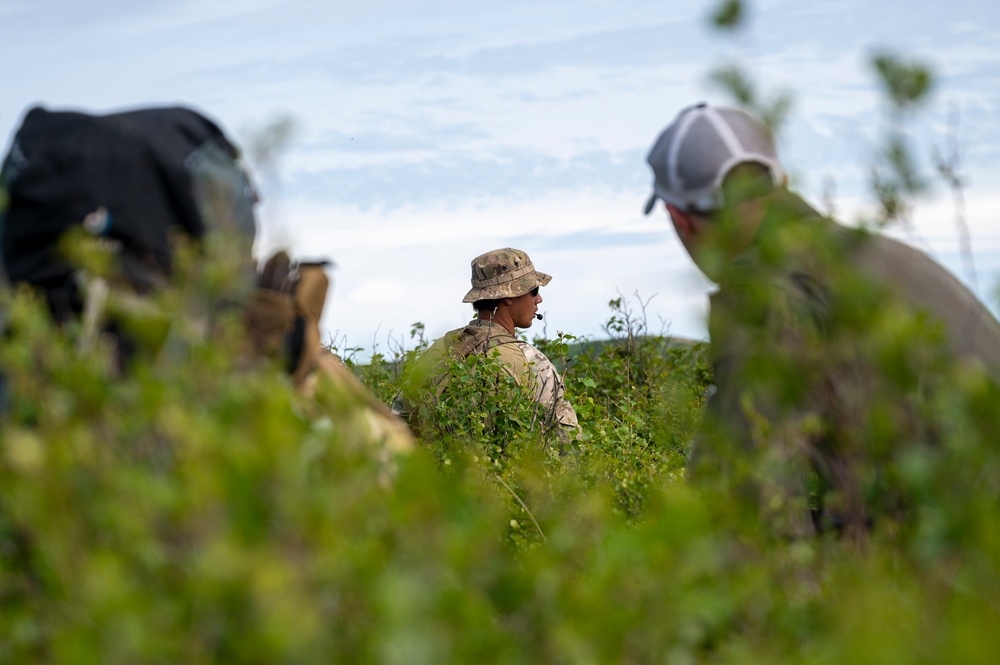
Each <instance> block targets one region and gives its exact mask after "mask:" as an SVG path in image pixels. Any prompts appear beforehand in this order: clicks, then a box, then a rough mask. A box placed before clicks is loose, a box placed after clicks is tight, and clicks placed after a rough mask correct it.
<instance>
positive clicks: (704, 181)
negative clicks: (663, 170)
mask: <svg viewBox="0 0 1000 665" xmlns="http://www.w3.org/2000/svg"><path fill="white" fill-rule="evenodd" d="M681 141H682V143H681V145H680V146H679V147H680V149H679V150H678V152H677V156H678V159H677V174H678V176H679V179H680V181H681V182H680V185H681V186H682V187H683V189H685V190H688V191H691V190H701V189H704V188H705V187H709V186H710V185H712V184H713V183H714V181H715V178H716V177H717V175H718V173H719V164H723V163H725V162H726V161H728V160H729V158H730V157H731V156H732V152H731V151H730V150H729V148H728V147H727V146H726V143H725V141H723V140H722V137H720V136H719V132H718V130H716V128H715V127H714V126H713V125H712V122H711V121H710V120H709V119H708V118H706V117H705V116H698V117H696V118H694V119H693V120H692V121H691V123H690V124H689V125H688V126H687V132H685V133H684V136H683V137H681Z"/></svg>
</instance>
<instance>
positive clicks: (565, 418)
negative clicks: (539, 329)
mask: <svg viewBox="0 0 1000 665" xmlns="http://www.w3.org/2000/svg"><path fill="white" fill-rule="evenodd" d="M551 280H552V277H551V276H550V275H547V274H545V273H543V272H539V271H538V270H536V269H535V266H534V264H533V263H532V262H531V259H530V258H529V257H528V255H527V254H526V253H525V252H523V251H521V250H518V249H512V248H509V247H508V248H504V249H496V250H493V251H491V252H486V253H485V254H481V255H479V256H477V257H476V258H474V259H473V260H472V288H471V289H470V290H469V292H468V293H466V294H465V297H464V298H463V299H462V302H465V303H471V304H472V305H473V308H474V309H475V310H476V318H474V319H472V321H470V322H469V323H468V325H465V326H463V327H461V328H458V329H456V330H452V331H450V332H448V333H446V334H445V335H443V336H442V337H441V338H440V339H438V340H437V341H436V342H435V343H434V344H432V345H431V347H430V348H429V349H427V351H426V352H424V354H423V355H422V356H421V358H420V359H419V360H418V363H417V371H416V372H415V374H414V376H415V377H417V378H416V379H415V380H411V381H410V382H409V383H408V385H407V386H405V387H404V389H403V390H402V391H400V393H399V394H398V395H397V396H396V398H395V399H394V402H393V412H394V413H396V414H397V415H400V416H402V417H403V418H405V419H406V420H407V422H409V423H410V424H411V425H412V426H414V429H418V430H419V423H417V422H415V421H416V420H417V409H416V408H415V406H414V404H415V403H416V402H418V401H419V400H421V399H423V398H426V397H427V396H428V395H429V394H434V393H435V392H438V393H439V392H440V391H441V390H443V388H444V386H445V383H446V382H445V379H446V378H447V361H448V360H449V359H458V358H465V357H467V356H469V355H472V354H479V355H486V354H488V353H489V354H490V355H491V356H493V357H495V358H496V359H497V360H498V361H499V362H500V364H501V365H502V367H503V371H504V372H505V373H506V374H507V375H508V376H510V377H511V378H512V379H513V380H514V381H515V382H516V383H517V384H518V385H519V386H522V387H525V388H527V389H528V390H529V392H530V394H531V395H532V396H533V399H534V401H535V402H536V403H537V404H538V405H539V406H540V407H541V409H540V411H539V415H540V417H539V418H537V419H536V420H537V422H538V423H539V424H540V426H541V430H542V432H543V434H544V435H545V436H549V435H552V436H554V437H555V439H556V440H557V442H558V443H559V444H560V448H561V449H563V450H565V449H566V448H567V447H568V445H569V443H570V442H571V441H572V439H573V438H574V437H575V436H576V435H577V433H578V432H579V425H578V423H577V418H576V412H575V411H574V410H573V407H572V405H570V403H569V402H568V401H567V400H566V388H565V385H564V383H563V380H562V377H560V376H559V372H558V371H556V368H555V366H554V365H553V364H552V362H551V361H550V360H549V359H548V358H547V357H545V354H543V353H542V352H541V351H539V350H538V349H536V348H535V347H534V346H532V345H531V344H529V343H528V342H526V341H524V340H522V339H518V338H517V337H515V336H514V331H515V329H516V328H529V327H531V324H532V323H533V322H534V321H535V319H536V318H537V319H541V318H542V315H541V314H539V313H538V305H539V304H540V303H541V302H542V296H541V295H540V294H539V289H540V287H543V286H545V285H547V284H548V283H549V282H550V281H551Z"/></svg>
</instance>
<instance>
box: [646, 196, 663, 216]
mask: <svg viewBox="0 0 1000 665" xmlns="http://www.w3.org/2000/svg"><path fill="white" fill-rule="evenodd" d="M659 198H660V197H659V196H658V195H657V194H656V192H653V193H652V194H650V195H649V198H648V199H647V200H646V207H645V208H644V209H643V212H644V213H645V214H647V215H648V214H649V213H651V212H653V207H654V206H656V200H657V199H659Z"/></svg>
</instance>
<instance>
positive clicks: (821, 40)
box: [0, 0, 1000, 355]
mask: <svg viewBox="0 0 1000 665" xmlns="http://www.w3.org/2000/svg"><path fill="white" fill-rule="evenodd" d="M714 5H715V1H714V0H713V1H712V2H703V3H698V2H696V3H680V2H667V1H664V0H659V1H651V0H629V1H627V2H624V1H622V0H530V1H528V0H507V1H506V2H504V3H494V2H482V1H476V0H472V1H470V0H464V1H462V2H459V1H457V0H410V1H408V2H404V1H402V0H364V1H357V0H324V1H315V0H200V1H198V2H194V1H186V0H185V1H173V2H171V1H166V0H147V1H145V2H133V1H126V0H93V1H89V2H76V1H70V0H34V1H32V2H27V1H21V0H13V1H11V0H0V58H2V61H3V62H4V63H6V64H5V68H4V69H5V77H4V84H3V87H2V90H0V128H3V129H2V130H0V132H2V133H0V139H2V140H3V150H4V152H6V149H7V146H8V145H9V138H10V135H11V134H12V133H13V132H14V131H15V129H16V127H17V125H18V124H19V122H20V118H21V116H22V115H23V113H24V112H25V111H26V109H27V108H28V107H30V106H32V105H35V104H44V105H47V106H49V107H53V108H75V109H83V110H90V111H109V110H118V109H121V108H124V107H135V106H145V105H151V104H161V103H171V104H178V103H179V104H185V105H189V106H193V107H195V108H198V109H200V110H202V111H203V112H205V113H206V114H208V115H209V116H211V117H213V118H215V119H216V120H218V121H219V122H220V124H221V125H222V126H223V127H225V128H226V130H227V131H228V133H229V134H230V135H231V136H232V137H233V138H234V139H235V140H236V142H237V143H240V144H242V145H244V146H245V147H249V146H250V145H251V144H253V143H254V141H255V137H258V136H260V135H261V133H262V130H263V129H264V128H265V127H267V126H268V125H269V124H270V123H272V122H274V121H275V120H276V119H280V118H290V119H291V120H292V121H293V122H294V127H295V131H294V133H293V135H292V139H291V141H290V142H289V143H288V144H287V145H286V146H285V148H284V149H283V150H282V151H281V152H280V153H279V154H278V156H277V157H276V158H275V159H274V160H272V161H271V162H270V163H269V164H257V165H256V167H257V168H256V169H255V176H256V179H257V181H258V184H259V186H260V188H261V190H262V192H263V195H264V197H265V205H264V206H263V207H262V210H261V234H260V238H259V246H258V251H260V252H263V251H266V250H268V249H270V248H273V247H276V246H278V245H291V247H292V249H293V251H294V252H295V253H297V254H299V255H302V256H308V257H317V256H325V257H329V258H330V259H332V260H333V261H334V262H335V263H336V268H335V269H334V270H333V272H332V276H333V280H334V290H333V293H332V295H331V297H330V300H329V301H328V303H327V313H326V316H325V320H324V323H325V326H326V327H327V328H328V330H329V333H330V334H331V335H334V336H335V337H336V338H337V340H338V342H340V343H344V342H345V341H346V343H347V344H348V345H349V346H360V347H364V348H365V349H366V352H367V350H370V349H371V347H372V346H373V344H377V345H378V346H379V347H380V348H381V349H382V350H385V349H386V348H387V347H390V346H393V345H394V344H398V343H400V342H399V340H404V342H405V341H408V340H405V338H406V337H407V336H408V330H409V327H410V324H412V323H413V322H416V321H422V322H423V323H425V324H426V326H427V331H428V334H429V335H431V336H432V337H435V336H437V335H439V334H441V333H443V332H444V331H446V330H448V329H450V328H454V327H457V326H459V325H461V324H462V323H463V322H465V321H466V320H467V319H468V318H469V315H470V309H469V307H468V306H467V305H462V304H461V298H462V296H463V295H464V294H465V292H466V290H467V289H468V282H469V261H470V260H471V259H472V257H473V256H475V255H477V254H479V253H482V252H485V251H487V250H490V249H494V248H497V247H503V246H515V247H518V248H521V249H524V250H526V251H527V252H528V253H529V254H530V255H531V257H532V258H533V260H534V261H535V264H536V266H537V267H538V268H539V269H540V270H543V271H545V272H548V273H550V274H552V275H553V276H554V279H553V280H552V283H551V284H550V285H549V286H548V287H547V288H545V289H544V290H543V292H542V295H543V297H544V298H545V301H544V303H543V304H542V306H541V309H542V311H544V312H545V313H546V321H545V327H546V329H547V332H548V333H549V334H552V333H554V332H555V331H557V330H561V331H565V332H570V333H573V334H576V335H588V336H601V335H602V331H601V323H602V322H604V321H605V320H606V318H607V316H608V309H607V302H608V300H610V299H612V298H615V297H617V296H618V294H619V292H620V293H622V294H624V295H626V296H628V295H630V294H632V293H635V292H638V293H639V294H640V295H641V296H642V297H643V299H646V298H650V297H652V296H654V295H655V297H653V299H652V300H651V301H650V304H649V308H648V311H649V314H650V319H651V321H650V323H651V327H652V328H653V329H654V331H657V330H660V329H661V328H666V329H668V330H669V331H670V332H672V333H673V334H677V335H682V336H689V337H703V336H704V334H705V333H704V323H703V317H704V307H705V294H706V293H707V291H708V290H709V287H710V285H709V284H708V283H707V282H706V281H705V280H704V279H703V278H702V277H701V276H700V275H699V274H698V273H697V271H696V270H695V269H694V268H693V266H692V265H691V263H690V261H689V260H688V258H687V256H686V255H685V254H684V253H683V250H682V249H681V248H680V246H679V244H678V243H677V241H676V240H675V239H674V237H673V235H672V232H671V230H670V227H669V225H668V224H667V221H666V218H665V216H664V215H663V213H662V211H658V213H657V214H654V215H651V216H650V217H644V216H643V215H642V206H643V203H644V202H645V199H646V196H647V195H648V192H649V188H650V181H651V175H650V173H649V170H648V168H647V166H646V164H645V154H646V152H647V150H648V149H649V147H650V145H651V144H652V142H653V140H654V139H655V138H656V136H657V134H658V133H659V132H660V131H661V130H662V128H663V127H664V126H666V125H667V124H668V123H669V122H670V121H671V119H672V118H673V117H674V116H675V115H676V113H677V112H678V111H679V110H680V109H681V108H683V107H684V106H687V105H688V104H690V103H692V102H695V101H699V100H702V99H707V100H709V101H718V102H725V101H728V99H727V98H726V97H725V96H723V95H722V94H721V93H720V91H718V90H716V89H714V88H712V87H711V86H710V85H709V84H708V83H707V78H708V73H709V72H710V71H711V70H712V69H713V68H715V67H717V66H719V65H722V64H726V63H728V62H732V61H738V62H740V63H741V64H742V65H743V66H745V67H746V68H747V69H748V71H749V72H750V73H751V74H752V75H753V76H754V77H755V79H756V80H757V81H758V83H759V84H760V85H761V86H762V88H763V89H764V90H765V91H775V90H789V91H791V92H792V93H793V95H794V100H795V106H794V108H793V110H792V114H791V116H790V118H789V122H788V123H787V125H786V127H785V129H784V131H783V133H782V135H781V144H780V149H781V152H782V155H783V160H784V162H785V165H786V167H787V168H788V170H789V171H790V172H791V174H792V177H793V184H794V186H795V187H796V188H798V189H799V190H800V191H802V192H803V193H804V194H805V195H806V197H807V198H810V199H811V200H813V201H814V202H816V203H819V202H820V198H821V195H822V192H823V190H824V188H825V187H827V188H828V187H829V185H828V183H832V191H834V192H835V195H834V203H835V206H836V210H837V211H838V212H839V213H840V214H841V216H842V217H844V218H846V220H845V221H852V220H854V219H856V218H857V216H858V215H859V214H860V211H861V210H862V209H863V208H864V206H866V205H868V204H870V203H871V200H872V197H871V195H870V194H869V193H868V189H867V186H866V184H865V182H866V178H867V173H868V169H869V166H870V164H871V162H872V154H873V151H874V150H875V147H876V145H877V144H878V140H879V137H880V135H881V132H882V131H883V128H884V126H885V114H884V112H883V108H882V106H881V105H880V99H881V98H880V96H879V94H878V90H877V88H876V85H875V78H874V76H873V75H872V74H871V71H870V69H869V67H868V64H867V63H868V60H869V58H870V56H871V53H872V52H873V50H874V49H875V48H876V47H881V48H888V49H892V50H895V51H898V52H901V53H905V54H907V55H909V56H912V57H914V58H916V59H918V60H920V61H923V62H926V63H928V64H930V65H931V66H932V67H933V69H934V70H935V72H936V74H937V77H938V85H937V87H936V89H935V94H934V95H933V97H932V98H931V101H930V103H929V104H928V105H927V107H926V108H925V109H924V110H923V111H922V112H921V113H920V115H919V116H918V117H916V118H915V119H913V120H912V121H911V122H910V124H909V125H908V127H909V128H910V130H911V132H912V134H911V138H912V139H913V145H914V147H915V148H916V150H917V153H918V156H920V157H921V159H922V162H923V166H924V169H925V172H926V173H927V174H928V175H931V170H932V169H931V163H930V160H929V158H928V156H929V155H930V153H931V151H932V149H933V148H934V147H938V148H944V147H946V146H947V145H948V141H949V127H950V120H949V118H951V117H952V116H953V114H955V113H957V117H958V119H959V120H958V127H957V133H956V136H957V140H958V144H959V146H960V149H961V155H962V170H963V173H964V174H965V176H966V179H967V186H966V188H965V191H964V194H965V203H966V213H967V217H968V223H969V225H970V227H971V231H972V238H973V245H974V252H975V260H976V268H977V271H978V278H979V285H980V287H979V292H980V295H981V296H982V297H983V299H984V300H986V301H987V302H988V303H989V304H990V305H991V306H995V302H996V298H995V297H994V295H995V285H996V284H997V282H998V278H1000V190H998V188H997V186H996V185H994V183H996V182H1000V141H997V139H996V131H997V130H998V129H1000V123H998V120H1000V5H998V4H997V3H996V2H995V0H955V1H953V2H949V3H921V4H920V6H919V7H920V8H919V11H915V10H914V8H915V5H913V3H911V2H903V1H902V0H885V1H883V2H879V3H870V2H864V1H862V0H839V1H838V0H829V1H826V2H822V3H820V2H803V1H802V0H794V1H793V0H766V1H760V0H758V1H757V2H753V3H752V4H751V5H750V6H751V9H752V14H751V20H750V24H749V29H748V30H747V31H745V32H743V33H741V34H740V35H738V36H737V37H736V38H733V37H727V36H723V35H720V34H718V33H716V32H713V31H711V30H710V29H709V28H708V27H707V21H706V15H707V13H708V11H709V9H710V8H712V7H714ZM954 218H955V207H954V205H953V204H952V200H951V197H950V194H949V192H948V191H947V190H946V189H945V188H944V187H943V186H940V185H939V184H938V185H936V186H935V187H934V188H933V189H932V190H931V193H930V194H929V195H928V197H927V198H926V199H924V200H923V201H922V202H921V203H920V206H919V207H918V209H917V213H916V216H915V218H914V222H915V228H916V230H915V232H912V233H906V234H903V235H904V236H905V237H908V238H910V239H911V240H912V241H914V242H915V243H917V244H918V245H920V246H921V247H923V248H925V249H928V250H930V251H931V253H933V254H934V255H935V256H936V257H938V258H939V260H941V261H942V262H943V263H945V264H946V265H948V266H949V267H950V268H952V269H953V270H954V271H955V272H956V273H957V274H959V275H960V276H961V277H963V278H964V277H965V276H966V275H965V273H964V272H963V269H962V263H961V260H960V254H959V252H958V235H957V232H956V230H955V224H954ZM540 325H541V324H539V323H536V325H535V327H534V328H533V329H532V330H531V331H530V332H529V334H534V333H535V332H536V328H538V327H539V326H540ZM362 355H363V354H362Z"/></svg>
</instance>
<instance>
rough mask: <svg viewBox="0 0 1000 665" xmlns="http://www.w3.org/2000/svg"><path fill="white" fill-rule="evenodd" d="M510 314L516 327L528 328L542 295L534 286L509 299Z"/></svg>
mask: <svg viewBox="0 0 1000 665" xmlns="http://www.w3.org/2000/svg"><path fill="white" fill-rule="evenodd" d="M511 300H512V302H511V305H510V314H511V319H513V321H514V326H515V327H517V328H530V327H531V324H532V323H533V322H534V320H535V312H537V311H538V305H540V304H541V302H542V296H541V294H540V293H539V292H538V287H537V286H536V287H535V288H533V289H532V290H531V291H528V292H527V293H525V294H524V295H520V296H518V297H516V298H512V299H511Z"/></svg>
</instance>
